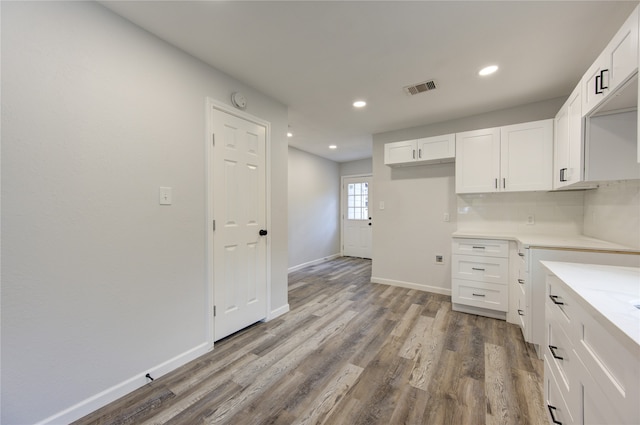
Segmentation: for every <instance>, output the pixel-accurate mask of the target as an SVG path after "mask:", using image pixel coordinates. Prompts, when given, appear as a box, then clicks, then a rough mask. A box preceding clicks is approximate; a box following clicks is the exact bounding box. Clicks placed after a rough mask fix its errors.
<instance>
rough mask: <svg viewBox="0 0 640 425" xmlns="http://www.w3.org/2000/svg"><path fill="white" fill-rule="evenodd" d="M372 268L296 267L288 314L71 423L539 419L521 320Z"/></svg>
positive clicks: (537, 364)
mask: <svg viewBox="0 0 640 425" xmlns="http://www.w3.org/2000/svg"><path fill="white" fill-rule="evenodd" d="M370 276H371V262H370V261H369V260H363V259H358V258H348V257H343V258H338V259H335V260H332V261H328V262H325V263H323V264H320V265H316V266H311V267H307V268H305V269H302V270H299V271H296V272H293V273H291V274H290V275H289V304H290V308H291V311H290V312H289V313H287V314H285V315H283V316H281V317H279V318H278V319H276V320H273V321H271V322H269V323H258V324H256V325H254V326H251V327H250V328H248V329H245V330H243V331H241V332H238V333H236V334H234V335H231V336H230V337H227V338H226V339H224V340H222V341H219V342H217V343H216V344H215V349H214V350H213V351H212V352H210V353H208V354H206V355H204V356H202V357H200V358H198V359H196V360H194V361H193V362H191V363H189V364H187V365H185V366H183V367H182V368H180V369H178V370H175V371H173V372H172V373H170V374H167V375H165V376H163V377H161V378H158V379H156V380H155V381H153V382H152V383H149V384H147V385H146V386H144V387H142V388H140V389H139V390H136V391H134V392H133V393H131V394H129V395H127V396H125V397H123V398H122V399H120V400H117V401H115V402H113V403H111V404H110V405H108V406H106V407H104V408H102V409H100V410H98V411H96V412H94V413H92V414H90V415H88V416H86V417H84V418H82V419H80V420H78V421H76V422H74V424H75V425H85V424H110V425H116V424H119V425H120V424H145V425H146V424H149V425H150V424H190V425H191V424H234V425H245V424H256V425H257V424H273V425H278V424H287V425H289V424H300V425H307V424H309V425H310V424H327V425H347V424H348V425H358V424H363V425H365V424H366V425H373V424H384V425H400V424H408V425H409V424H410V425H417V424H434V425H436V424H437V425H440V424H455V425H464V424H470V425H481V424H518V425H520V424H546V423H547V420H546V413H545V410H544V405H543V401H542V398H543V397H542V374H543V371H542V369H543V366H542V362H541V361H540V360H538V359H537V357H536V355H535V351H534V350H533V347H531V346H530V345H529V344H526V343H525V342H524V340H523V339H522V335H521V333H520V330H519V328H517V327H516V326H514V325H510V324H508V323H506V322H504V321H500V320H495V319H489V318H485V317H479V316H474V315H469V314H464V313H458V312H454V311H452V310H451V302H450V297H447V296H443V295H437V294H432V293H427V292H421V291H416V290H410V289H404V288H396V287H390V286H386V285H378V284H372V283H370Z"/></svg>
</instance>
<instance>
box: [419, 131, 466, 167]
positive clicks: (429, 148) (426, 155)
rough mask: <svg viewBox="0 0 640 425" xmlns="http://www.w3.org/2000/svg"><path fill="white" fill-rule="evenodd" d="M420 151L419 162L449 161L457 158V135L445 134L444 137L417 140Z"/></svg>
mask: <svg viewBox="0 0 640 425" xmlns="http://www.w3.org/2000/svg"><path fill="white" fill-rule="evenodd" d="M416 147H417V149H418V154H417V160H418V161H424V162H429V161H436V162H437V161H442V162H445V161H447V160H448V161H449V162H452V161H453V159H454V158H455V156H456V135H455V134H445V135H443V136H435V137H425V138H423V139H418V140H416Z"/></svg>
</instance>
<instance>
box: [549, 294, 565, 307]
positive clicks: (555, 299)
mask: <svg viewBox="0 0 640 425" xmlns="http://www.w3.org/2000/svg"><path fill="white" fill-rule="evenodd" d="M549 298H551V301H553V303H554V304H555V305H564V303H563V302H562V301H558V300H557V298H558V296H557V295H549Z"/></svg>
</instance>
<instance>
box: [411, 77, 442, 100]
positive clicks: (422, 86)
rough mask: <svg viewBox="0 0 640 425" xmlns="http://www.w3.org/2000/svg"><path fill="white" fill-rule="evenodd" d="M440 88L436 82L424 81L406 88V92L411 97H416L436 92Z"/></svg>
mask: <svg viewBox="0 0 640 425" xmlns="http://www.w3.org/2000/svg"><path fill="white" fill-rule="evenodd" d="M437 88H438V87H437V86H436V82H435V81H433V80H429V81H423V82H422V83H418V84H413V85H411V86H407V87H405V88H404V91H405V92H406V93H407V94H408V95H410V96H413V95H416V94H419V93H424V92H426V91H430V90H435V89H437Z"/></svg>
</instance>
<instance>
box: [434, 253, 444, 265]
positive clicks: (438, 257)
mask: <svg viewBox="0 0 640 425" xmlns="http://www.w3.org/2000/svg"><path fill="white" fill-rule="evenodd" d="M435 263H436V264H444V255H442V254H436V261H435Z"/></svg>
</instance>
